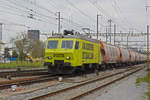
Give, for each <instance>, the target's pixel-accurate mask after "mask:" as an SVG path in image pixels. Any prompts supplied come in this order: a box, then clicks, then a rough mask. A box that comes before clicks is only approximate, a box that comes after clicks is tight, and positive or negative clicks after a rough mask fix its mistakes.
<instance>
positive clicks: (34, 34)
mask: <svg viewBox="0 0 150 100" xmlns="http://www.w3.org/2000/svg"><path fill="white" fill-rule="evenodd" d="M28 38H29V39H32V40H39V39H40V30H28Z"/></svg>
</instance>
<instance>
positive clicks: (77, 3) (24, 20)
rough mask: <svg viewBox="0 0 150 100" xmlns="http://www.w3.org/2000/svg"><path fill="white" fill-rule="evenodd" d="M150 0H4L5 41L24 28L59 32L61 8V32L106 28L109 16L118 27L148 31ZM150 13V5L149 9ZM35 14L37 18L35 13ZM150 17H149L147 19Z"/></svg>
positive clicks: (0, 2)
mask: <svg viewBox="0 0 150 100" xmlns="http://www.w3.org/2000/svg"><path fill="white" fill-rule="evenodd" d="M146 5H150V0H149V1H148V0H147V1H146V0H0V22H1V23H3V41H5V42H9V40H10V39H11V38H14V37H16V35H17V34H18V33H20V32H24V31H27V30H28V29H39V30H40V31H41V33H50V32H52V31H54V32H57V27H58V25H57V23H58V21H57V19H56V18H57V16H58V13H57V12H61V18H62V19H61V32H62V31H63V30H64V29H74V30H77V31H80V32H81V29H82V28H90V29H91V30H93V31H94V32H96V15H97V14H99V15H102V16H100V17H99V24H100V27H99V30H100V32H105V28H106V26H108V20H109V19H112V24H116V25H117V31H118V32H120V31H122V32H128V31H129V29H130V30H134V32H138V33H140V32H146V24H147V23H149V22H147V21H149V20H150V18H149V17H146V16H149V15H148V14H146V9H145V6H146ZM148 13H150V8H149V10H148ZM31 14H32V15H33V16H32V17H33V18H29V17H31ZM146 18H147V20H146Z"/></svg>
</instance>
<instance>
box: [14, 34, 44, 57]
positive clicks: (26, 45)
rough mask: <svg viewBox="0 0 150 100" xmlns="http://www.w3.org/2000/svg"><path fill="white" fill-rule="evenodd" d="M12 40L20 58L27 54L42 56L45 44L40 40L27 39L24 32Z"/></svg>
mask: <svg viewBox="0 0 150 100" xmlns="http://www.w3.org/2000/svg"><path fill="white" fill-rule="evenodd" d="M14 41H15V46H16V50H17V52H18V55H19V58H21V59H22V60H24V59H25V58H26V57H27V54H29V55H30V56H32V57H33V58H40V57H43V56H44V45H45V44H44V43H43V42H42V41H40V40H32V39H28V38H27V35H26V34H25V33H22V34H21V35H19V36H18V37H17V38H16V39H15V40H14Z"/></svg>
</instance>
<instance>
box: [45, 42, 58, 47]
mask: <svg viewBox="0 0 150 100" xmlns="http://www.w3.org/2000/svg"><path fill="white" fill-rule="evenodd" d="M57 47H58V40H50V41H48V45H47V48H48V49H57Z"/></svg>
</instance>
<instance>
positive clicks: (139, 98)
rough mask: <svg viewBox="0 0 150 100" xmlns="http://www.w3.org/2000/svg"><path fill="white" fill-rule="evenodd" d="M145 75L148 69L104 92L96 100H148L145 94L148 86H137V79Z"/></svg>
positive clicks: (144, 84)
mask: <svg viewBox="0 0 150 100" xmlns="http://www.w3.org/2000/svg"><path fill="white" fill-rule="evenodd" d="M145 75H146V69H144V70H142V71H140V72H137V73H136V74H133V75H131V76H130V77H128V78H126V79H124V80H122V81H121V82H119V83H116V84H115V85H114V86H111V87H110V88H107V89H105V90H103V91H104V92H103V93H102V94H99V95H100V96H98V97H96V98H95V100H148V97H147V96H146V95H145V92H147V91H148V87H147V84H146V83H141V84H140V85H137V84H136V79H137V78H138V77H144V76H145ZM93 100H94V99H93Z"/></svg>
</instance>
